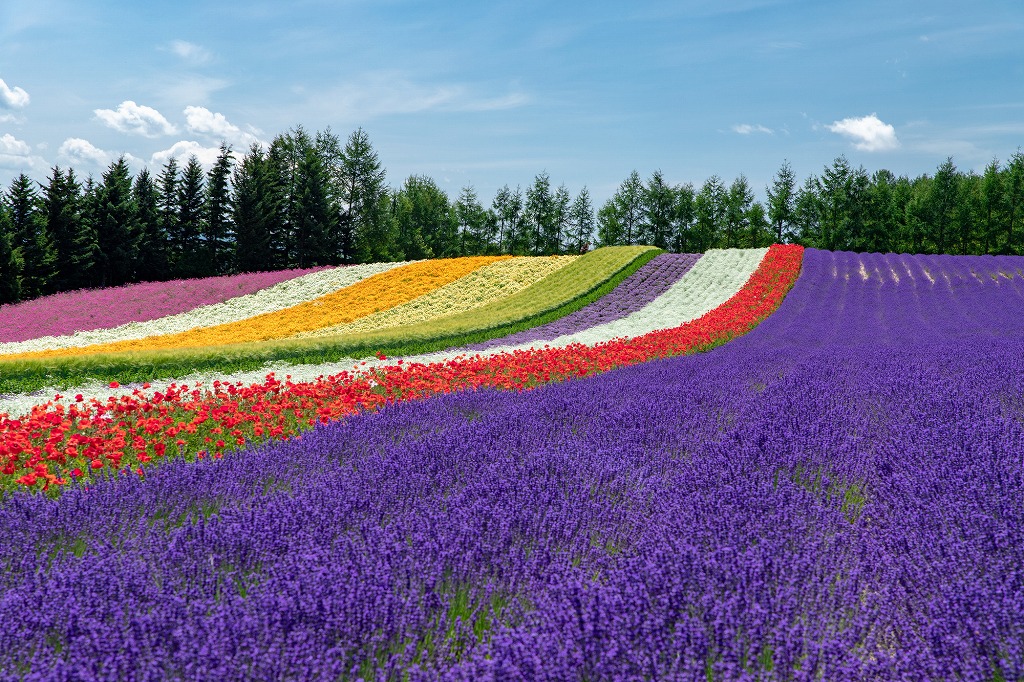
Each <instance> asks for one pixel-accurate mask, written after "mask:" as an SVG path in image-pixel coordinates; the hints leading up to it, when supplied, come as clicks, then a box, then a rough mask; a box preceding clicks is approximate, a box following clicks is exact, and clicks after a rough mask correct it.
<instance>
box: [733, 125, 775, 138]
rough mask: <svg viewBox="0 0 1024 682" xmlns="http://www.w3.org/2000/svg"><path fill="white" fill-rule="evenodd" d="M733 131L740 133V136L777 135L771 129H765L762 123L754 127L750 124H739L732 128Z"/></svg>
mask: <svg viewBox="0 0 1024 682" xmlns="http://www.w3.org/2000/svg"><path fill="white" fill-rule="evenodd" d="M732 131H733V132H734V133H739V134H740V135H750V134H751V133H764V134H766V135H774V134H775V131H774V130H772V129H771V128H765V127H764V126H763V125H761V124H760V123H755V124H754V125H751V124H749V123H739V124H737V125H734V126H733V127H732Z"/></svg>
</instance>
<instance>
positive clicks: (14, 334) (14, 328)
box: [0, 267, 324, 343]
mask: <svg viewBox="0 0 1024 682" xmlns="http://www.w3.org/2000/svg"><path fill="white" fill-rule="evenodd" d="M323 269H324V268H322V267H316V268H307V269H303V270H278V271H274V272H252V273H244V274H240V275H224V276H221V277H205V278H202V279H176V280H172V281H169V282H142V283H139V284H129V285H126V286H123V287H111V288H107V289H95V290H94V289H88V290H81V291H67V292H63V293H60V294H54V295H52V296H44V297H42V298H37V299H34V300H31V301H22V302H21V303H11V304H7V305H0V343H11V342H15V341H28V340H29V339H36V338H39V337H43V336H65V335H68V334H73V333H74V332H76V331H86V330H92V329H106V328H109V327H116V326H119V325H122V324H127V323H129V322H143V321H146V320H153V319H157V318H160V317H164V316H167V315H174V314H177V313H182V312H185V311H188V310H191V309H194V308H197V307H199V306H206V305H212V304H215V303H221V302H223V301H227V300H229V299H232V298H237V297H239V296H244V295H247V294H252V293H255V292H257V291H261V290H263V289H266V288H267V287H272V286H274V285H275V284H278V283H280V282H284V281H287V280H291V279H295V278H298V277H301V276H303V275H306V274H308V273H313V272H316V271H318V270H323Z"/></svg>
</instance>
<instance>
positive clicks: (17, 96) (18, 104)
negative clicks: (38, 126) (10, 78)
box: [0, 78, 30, 109]
mask: <svg viewBox="0 0 1024 682" xmlns="http://www.w3.org/2000/svg"><path fill="white" fill-rule="evenodd" d="M29 99H30V98H29V96H28V93H27V92H25V90H24V89H23V88H19V87H18V86H17V85H15V86H14V87H13V88H12V87H10V86H9V85H7V83H5V82H4V79H3V78H0V109H23V108H25V107H27V106H28V102H29Z"/></svg>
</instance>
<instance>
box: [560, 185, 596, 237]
mask: <svg viewBox="0 0 1024 682" xmlns="http://www.w3.org/2000/svg"><path fill="white" fill-rule="evenodd" d="M567 222H568V230H567V231H566V244H565V251H566V253H579V254H583V253H586V252H587V251H589V250H590V244H591V242H592V241H593V239H594V205H593V203H591V201H590V192H589V191H588V190H587V188H586V187H585V186H584V187H583V189H581V190H580V193H579V194H577V195H576V198H575V199H574V200H573V202H572V205H571V206H569V212H568V220H567Z"/></svg>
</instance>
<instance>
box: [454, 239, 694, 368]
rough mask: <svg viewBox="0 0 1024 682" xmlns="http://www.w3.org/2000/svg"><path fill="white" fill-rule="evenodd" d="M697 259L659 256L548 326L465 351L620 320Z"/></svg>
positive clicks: (659, 292) (554, 335)
mask: <svg viewBox="0 0 1024 682" xmlns="http://www.w3.org/2000/svg"><path fill="white" fill-rule="evenodd" d="M698 258H700V254H688V253H683V254H679V253H663V254H660V255H658V256H655V257H654V258H652V259H651V260H650V261H649V262H647V263H646V264H644V265H643V266H641V267H640V269H639V270H637V271H636V272H635V273H633V274H632V275H630V276H629V277H627V278H626V279H625V280H623V282H622V283H621V284H619V286H617V287H615V289H613V290H612V291H611V292H609V293H608V294H606V295H605V296H602V297H601V298H599V299H597V300H596V301H594V302H593V303H591V304H590V305H588V306H586V307H584V308H582V309H580V310H577V311H576V312H574V313H572V314H569V315H566V316H565V317H563V318H561V319H559V320H555V321H554V322H551V323H549V324H545V325H541V326H539V327H533V328H532V329H525V330H523V331H521V332H517V333H515V334H511V335H509V336H503V337H501V338H500V339H492V340H491V341H485V342H483V343H478V344H474V345H471V346H467V347H466V348H467V349H468V350H474V351H479V350H487V349H488V348H494V347H496V346H511V345H515V344H519V343H531V342H534V341H545V340H550V339H556V338H558V337H559V336H563V335H565V334H573V333H575V332H578V331H582V330H584V329H589V328H590V327H594V326H596V325H599V324H606V323H608V322H614V321H615V320H619V319H622V318H623V317H626V316H627V315H629V314H630V313H633V312H636V311H637V310H640V309H641V308H643V307H644V306H645V305H647V304H648V303H650V302H651V301H653V300H654V299H656V298H657V297H658V296H661V295H662V294H663V293H665V292H666V291H667V290H668V288H669V287H671V286H672V285H673V284H675V283H676V282H678V281H679V279H680V278H682V276H683V275H685V274H686V273H687V272H689V270H690V268H691V267H693V264H694V263H696V262H697V259H698Z"/></svg>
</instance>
